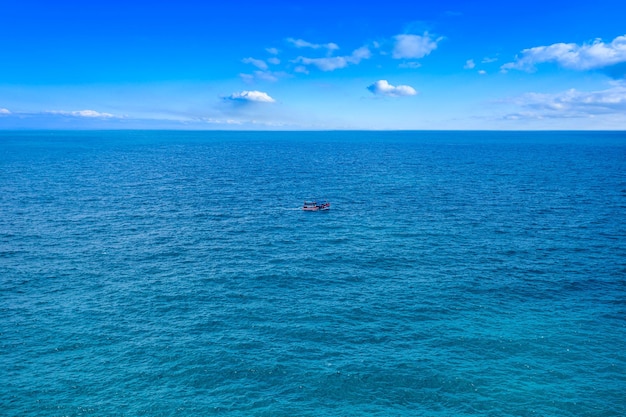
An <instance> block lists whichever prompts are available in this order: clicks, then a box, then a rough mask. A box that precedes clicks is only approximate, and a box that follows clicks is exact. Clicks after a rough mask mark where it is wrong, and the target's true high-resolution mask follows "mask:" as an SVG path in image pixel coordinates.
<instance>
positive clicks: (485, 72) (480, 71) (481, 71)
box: [478, 70, 487, 75]
mask: <svg viewBox="0 0 626 417" xmlns="http://www.w3.org/2000/svg"><path fill="white" fill-rule="evenodd" d="M478 73H479V74H480V75H485V74H487V71H485V70H478Z"/></svg>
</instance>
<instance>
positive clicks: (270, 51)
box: [265, 48, 280, 55]
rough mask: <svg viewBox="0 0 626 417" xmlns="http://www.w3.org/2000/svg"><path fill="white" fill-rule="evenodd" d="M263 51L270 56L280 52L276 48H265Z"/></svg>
mask: <svg viewBox="0 0 626 417" xmlns="http://www.w3.org/2000/svg"><path fill="white" fill-rule="evenodd" d="M265 50H266V51H267V53H268V54H272V55H278V52H280V51H279V50H278V49H276V48H265Z"/></svg>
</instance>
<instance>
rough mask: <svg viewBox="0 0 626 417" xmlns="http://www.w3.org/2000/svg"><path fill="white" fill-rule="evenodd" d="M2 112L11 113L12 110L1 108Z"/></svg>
mask: <svg viewBox="0 0 626 417" xmlns="http://www.w3.org/2000/svg"><path fill="white" fill-rule="evenodd" d="M0 114H11V112H10V111H9V109H3V108H0Z"/></svg>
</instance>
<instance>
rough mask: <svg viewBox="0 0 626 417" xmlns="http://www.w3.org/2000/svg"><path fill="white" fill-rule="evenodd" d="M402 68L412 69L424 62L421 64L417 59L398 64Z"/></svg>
mask: <svg viewBox="0 0 626 417" xmlns="http://www.w3.org/2000/svg"><path fill="white" fill-rule="evenodd" d="M398 66H399V67H400V68H411V69H416V68H419V67H421V66H422V64H420V63H419V62H416V61H409V62H403V63H401V64H400V65H398Z"/></svg>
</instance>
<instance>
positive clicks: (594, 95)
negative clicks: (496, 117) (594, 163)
mask: <svg viewBox="0 0 626 417" xmlns="http://www.w3.org/2000/svg"><path fill="white" fill-rule="evenodd" d="M509 102H510V103H512V104H515V105H517V106H519V107H521V108H522V109H523V111H522V112H520V113H515V114H511V115H508V116H507V117H508V118H510V119H520V118H533V119H542V118H589V117H594V116H596V115H607V114H615V115H624V114H626V83H619V82H618V83H615V84H614V85H613V86H612V87H611V88H608V89H605V90H598V91H587V92H586V91H578V90H576V89H574V88H571V89H569V90H566V91H563V92H560V93H556V94H543V93H527V94H524V95H522V96H519V97H517V98H515V99H512V100H509Z"/></svg>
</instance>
